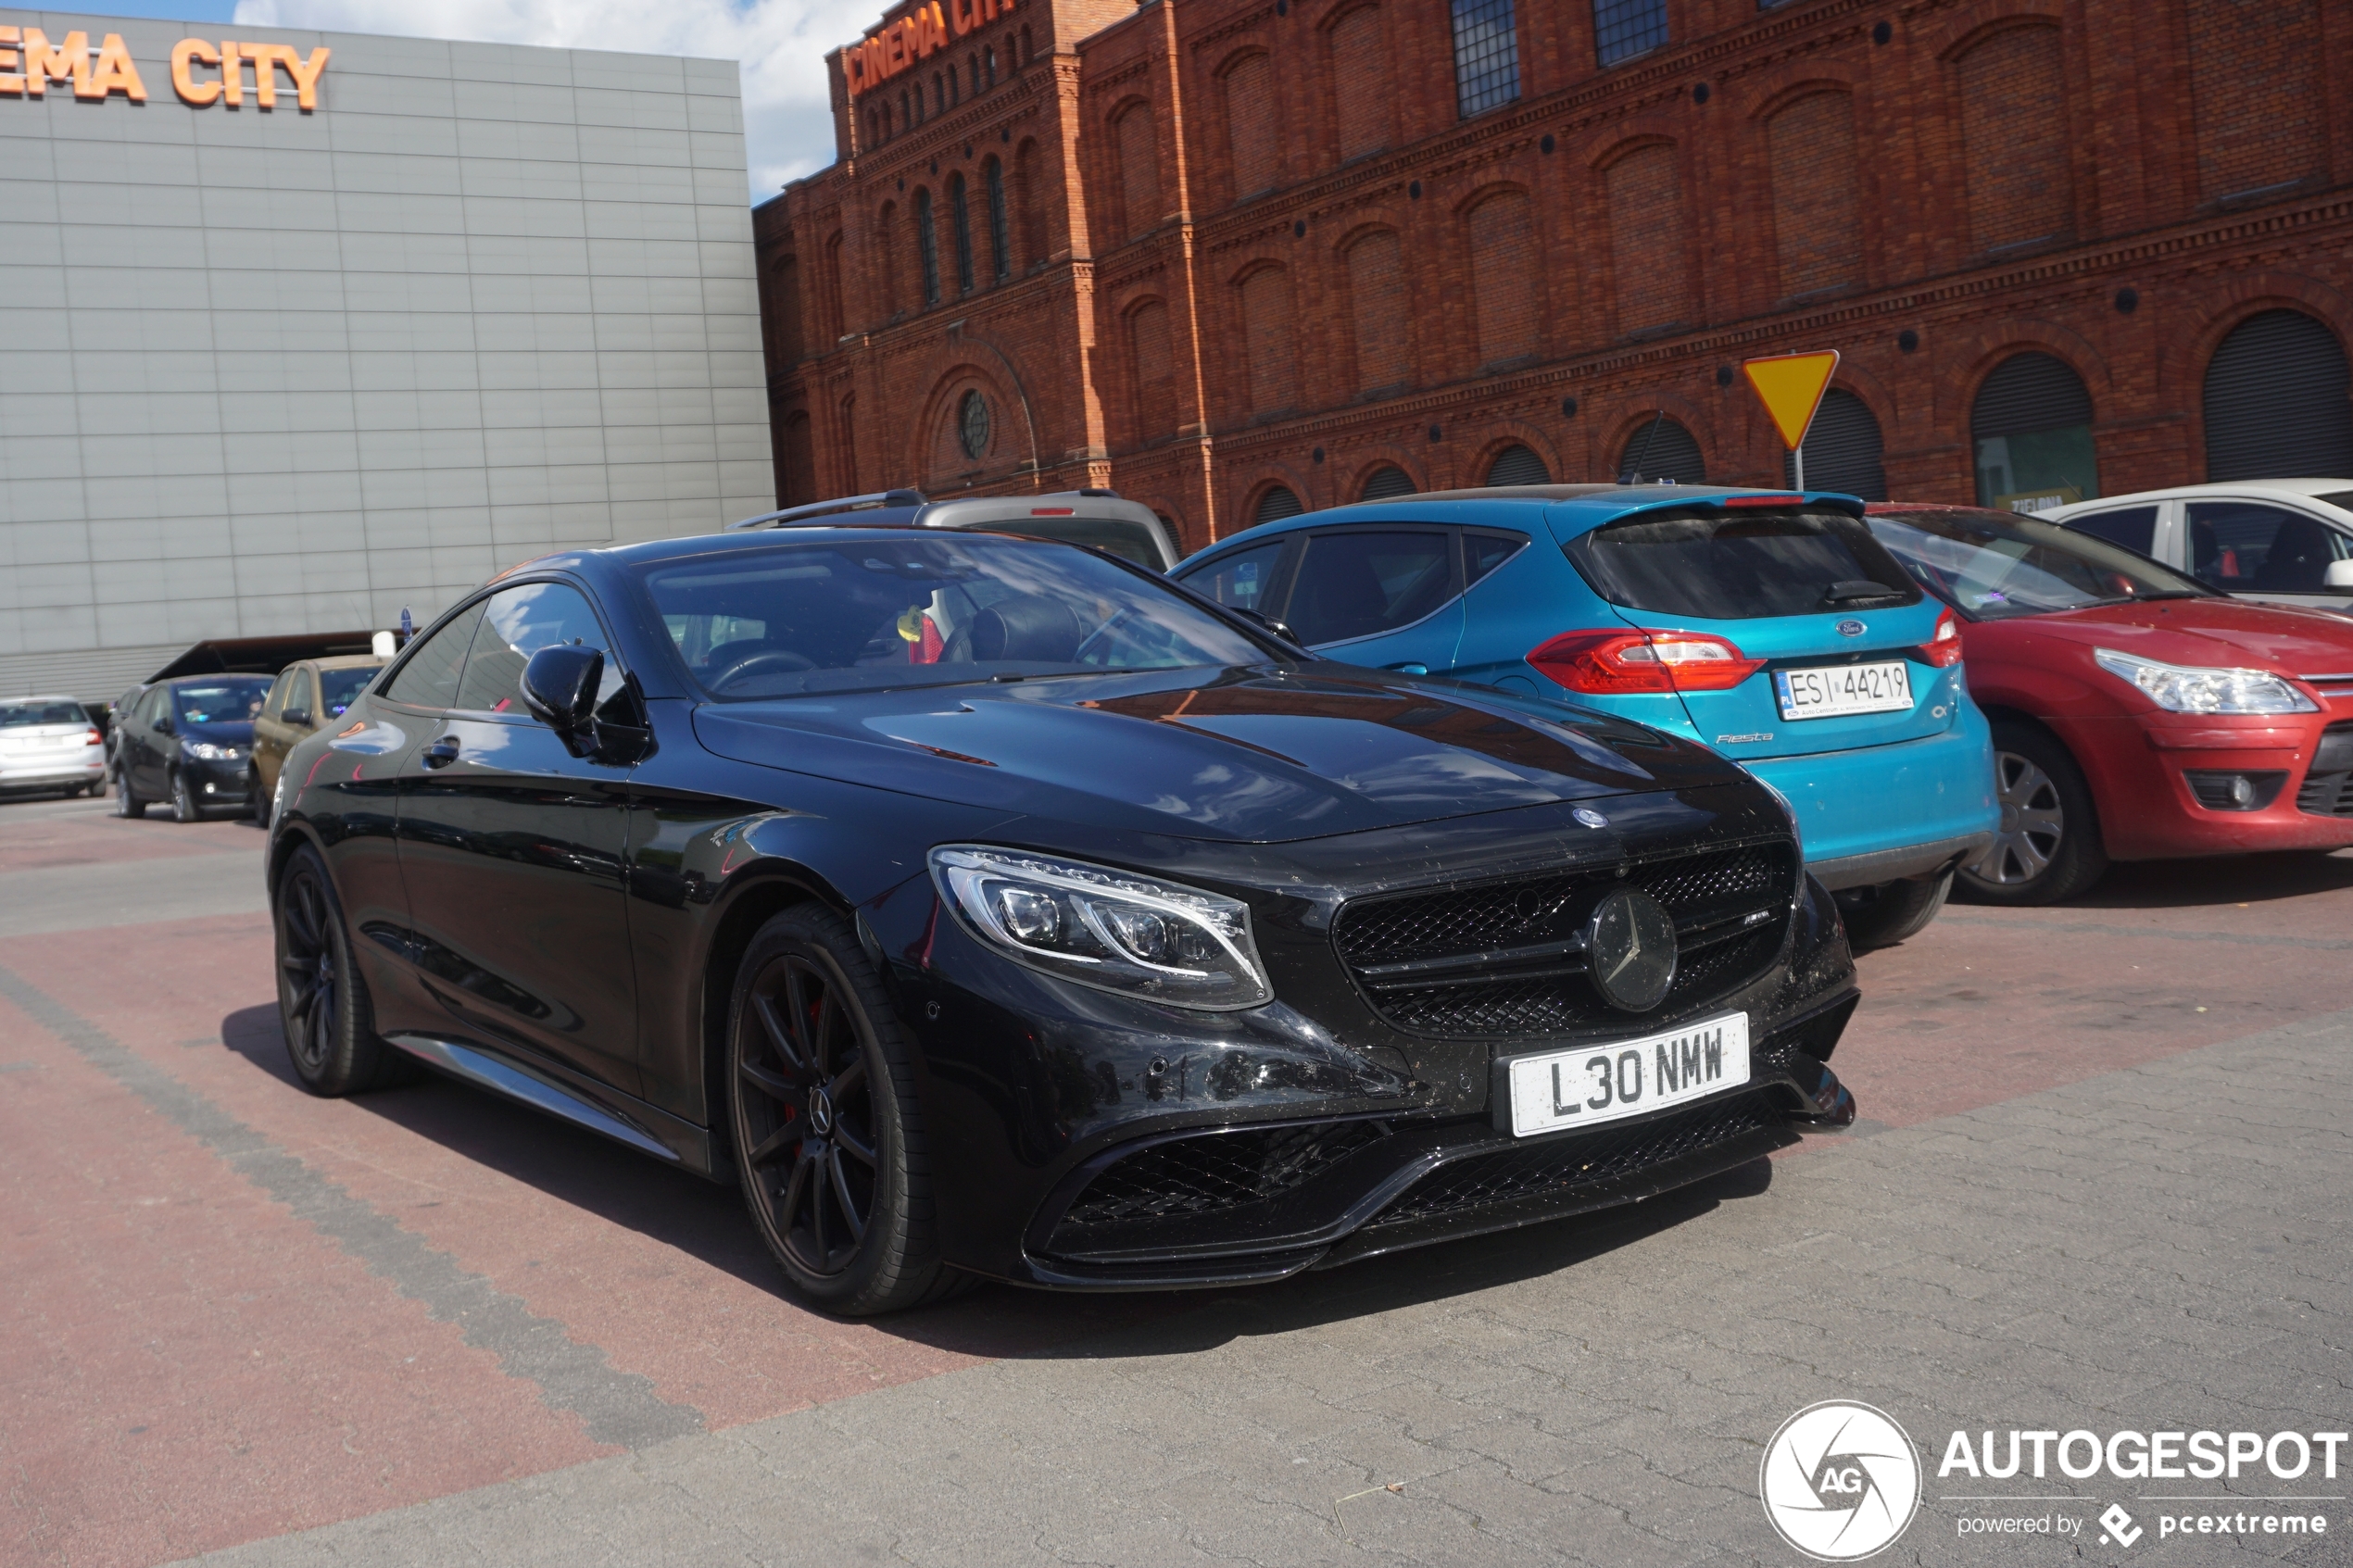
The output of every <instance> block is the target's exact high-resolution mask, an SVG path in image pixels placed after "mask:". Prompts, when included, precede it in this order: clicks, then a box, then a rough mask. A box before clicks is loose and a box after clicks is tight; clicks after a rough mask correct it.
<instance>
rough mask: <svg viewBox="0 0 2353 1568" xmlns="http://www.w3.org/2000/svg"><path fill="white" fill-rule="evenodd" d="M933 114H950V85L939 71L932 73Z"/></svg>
mask: <svg viewBox="0 0 2353 1568" xmlns="http://www.w3.org/2000/svg"><path fill="white" fill-rule="evenodd" d="M931 112H932V113H934V114H946V113H947V112H948V83H947V82H946V81H945V80H944V79H943V78H942V77H941V75H940V73H939V72H937V71H933V72H932V73H931Z"/></svg>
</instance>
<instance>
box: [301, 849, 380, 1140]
mask: <svg viewBox="0 0 2353 1568" xmlns="http://www.w3.org/2000/svg"><path fill="white" fill-rule="evenodd" d="M271 924H272V925H273V926H274V927H275V928H276V934H277V948H278V1018H279V1022H280V1023H281V1025H282V1026H283V1028H284V1030H285V1035H286V1055H287V1056H288V1057H289V1058H291V1059H292V1060H293V1062H294V1070H295V1076H296V1078H297V1079H299V1080H301V1083H302V1086H303V1087H304V1088H306V1089H308V1090H309V1091H310V1092H311V1093H312V1094H314V1095H323V1096H329V1097H333V1096H337V1095H348V1094H357V1093H359V1092H360V1091H361V1090H365V1089H373V1088H382V1087H384V1086H386V1085H391V1084H395V1083H399V1082H402V1081H403V1080H405V1079H406V1078H408V1077H409V1072H408V1066H407V1062H408V1059H407V1058H405V1057H403V1056H401V1055H400V1053H399V1051H398V1050H397V1049H396V1048H395V1047H392V1046H389V1045H386V1044H385V1043H384V1041H383V1040H382V1039H380V1038H379V1037H378V1036H377V1035H376V1032H375V1012H374V1010H373V1009H372V1008H371V1006H370V1005H369V1001H368V987H367V985H366V984H365V983H364V982H363V981H361V979H360V978H359V972H358V970H356V969H355V968H353V967H352V962H351V936H350V934H349V933H348V932H347V931H346V929H345V926H344V920H343V907H342V905H340V904H339V903H337V902H336V900H335V890H334V884H333V882H331V881H330V880H328V876H327V864H326V862H325V861H324V860H322V859H320V858H319V852H318V851H317V850H316V849H313V848H311V847H309V846H308V845H305V846H304V847H302V848H300V849H297V850H296V851H295V854H294V859H292V860H290V861H289V862H288V863H287V865H286V871H285V874H284V875H283V876H282V877H280V878H279V879H278V897H276V898H275V899H274V900H273V901H272V907H271Z"/></svg>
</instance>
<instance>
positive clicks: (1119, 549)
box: [985, 517, 1168, 571]
mask: <svg viewBox="0 0 2353 1568" xmlns="http://www.w3.org/2000/svg"><path fill="white" fill-rule="evenodd" d="M985 526H988V527H994V528H1002V529H1005V530H1007V531H1008V532H1010V533H1034V534H1036V535H1037V536H1038V538H1040V539H1061V540H1063V541H1065V542H1067V543H1069V544H1073V545H1088V546H1093V547H1094V548H1096V549H1098V550H1101V551H1102V552H1103V553H1104V554H1106V555H1113V556H1117V557H1119V558H1121V559H1123V560H1132V561H1134V562H1135V563H1136V564H1137V565H1138V566H1145V567H1150V568H1151V570H1152V571H1167V570H1168V562H1167V560H1166V559H1165V558H1163V557H1162V555H1161V553H1160V541H1159V540H1158V539H1156V538H1154V537H1153V536H1152V531H1151V529H1149V528H1146V527H1145V526H1144V525H1143V524H1142V523H1140V522H1133V521H1129V520H1127V519H1126V518H1115V517H1031V518H1015V519H1013V521H1010V522H1000V523H991V524H987V525H985Z"/></svg>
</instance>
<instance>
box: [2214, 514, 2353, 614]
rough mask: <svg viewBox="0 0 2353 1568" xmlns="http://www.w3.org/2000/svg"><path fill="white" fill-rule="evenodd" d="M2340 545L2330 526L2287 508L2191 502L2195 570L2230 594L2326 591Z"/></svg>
mask: <svg viewBox="0 0 2353 1568" xmlns="http://www.w3.org/2000/svg"><path fill="white" fill-rule="evenodd" d="M2338 548H2339V541H2337V540H2336V539H2335V537H2334V533H2333V531H2332V530H2331V529H2330V528H2329V526H2328V524H2326V523H2324V522H2322V521H2321V520H2320V519H2318V518H2312V517H2306V516H2305V515H2304V514H2303V513H2301V512H2292V511H2289V510H2287V509H2286V508H2284V507H2271V506H2265V505H2263V504H2262V503H2260V502H2256V501H2193V502H2191V503H2190V571H2192V572H2193V573H2194V574H2196V577H2197V579H2198V581H2199V582H2201V583H2210V584H2212V585H2213V586H2214V587H2217V588H2221V589H2222V590H2223V591H2225V592H2226V593H2242V594H2244V593H2255V594H2319V593H2324V592H2326V591H2327V584H2326V582H2325V578H2326V574H2327V572H2328V565H2329V562H2330V561H2332V560H2334V559H2335V558H2336V552H2337V550H2338Z"/></svg>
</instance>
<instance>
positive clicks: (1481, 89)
mask: <svg viewBox="0 0 2353 1568" xmlns="http://www.w3.org/2000/svg"><path fill="white" fill-rule="evenodd" d="M1343 91H1345V89H1343ZM1518 96H1519V32H1518V31H1517V29H1516V28H1515V27H1514V26H1513V24H1512V0H1454V106H1455V107H1456V109H1457V110H1459V111H1460V113H1461V114H1462V117H1463V118H1464V119H1469V118H1470V117H1471V116H1473V115H1475V114H1485V113H1486V112H1487V111H1488V110H1489V109H1491V108H1494V107H1497V106H1498V105H1501V104H1508V103H1510V102H1512V101H1513V100H1514V99H1516V98H1517V97H1518Z"/></svg>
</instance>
